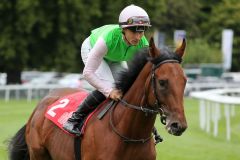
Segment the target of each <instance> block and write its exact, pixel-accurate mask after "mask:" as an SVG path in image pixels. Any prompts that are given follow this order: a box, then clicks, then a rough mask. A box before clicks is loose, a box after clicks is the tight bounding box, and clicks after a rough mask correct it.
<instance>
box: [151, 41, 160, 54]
mask: <svg viewBox="0 0 240 160" xmlns="http://www.w3.org/2000/svg"><path fill="white" fill-rule="evenodd" d="M159 54H160V51H159V50H158V49H157V48H156V46H155V43H154V39H153V37H151V39H150V42H149V55H150V56H151V57H152V58H155V57H157V56H159Z"/></svg>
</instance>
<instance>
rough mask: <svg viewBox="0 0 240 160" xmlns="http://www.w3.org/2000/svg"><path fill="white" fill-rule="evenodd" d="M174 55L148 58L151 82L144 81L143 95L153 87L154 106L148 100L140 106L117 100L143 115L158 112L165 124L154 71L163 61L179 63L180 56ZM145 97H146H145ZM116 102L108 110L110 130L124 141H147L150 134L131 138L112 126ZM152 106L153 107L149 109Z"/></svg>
mask: <svg viewBox="0 0 240 160" xmlns="http://www.w3.org/2000/svg"><path fill="white" fill-rule="evenodd" d="M174 55H175V56H174V57H171V58H169V57H168V58H166V57H164V58H162V57H159V58H155V59H150V58H149V59H148V60H149V61H150V62H152V64H153V65H152V69H151V73H150V74H151V77H150V83H151V84H149V83H148V84H146V83H145V95H144V97H147V95H146V93H147V92H146V88H149V86H150V85H151V86H152V88H153V95H154V96H155V103H154V106H149V105H148V102H146V101H145V102H146V103H145V105H142V106H136V105H133V104H129V103H128V102H126V101H125V100H124V99H121V100H119V101H120V103H122V104H123V106H124V107H127V108H131V109H135V110H137V111H141V112H144V113H145V115H146V116H147V115H148V114H151V115H156V114H160V119H161V123H162V124H163V125H166V119H167V116H166V114H165V112H164V109H163V108H164V107H165V105H164V104H162V103H161V102H160V99H159V95H158V92H157V84H156V74H155V71H156V69H158V68H159V67H160V66H161V65H162V64H164V63H181V57H179V56H178V55H177V54H174ZM145 99H146V98H145ZM116 104H117V103H115V104H114V105H113V107H112V108H111V111H110V125H111V127H112V130H113V131H114V132H115V133H116V134H117V135H118V136H119V137H121V138H122V140H123V141H124V142H132V143H145V142H147V141H149V140H150V139H151V138H152V135H151V136H149V137H147V138H141V139H133V138H129V137H126V136H124V135H122V134H121V133H120V132H119V131H118V130H117V129H116V127H115V126H114V124H113V118H112V117H113V116H112V114H113V110H114V108H115V107H116ZM151 108H153V109H151Z"/></svg>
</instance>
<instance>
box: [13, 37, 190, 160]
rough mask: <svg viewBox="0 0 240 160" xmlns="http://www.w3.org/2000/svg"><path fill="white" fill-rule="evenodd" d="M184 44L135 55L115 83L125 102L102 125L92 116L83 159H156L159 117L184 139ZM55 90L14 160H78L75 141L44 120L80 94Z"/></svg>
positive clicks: (27, 128) (22, 136) (17, 142)
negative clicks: (48, 112)
mask: <svg viewBox="0 0 240 160" xmlns="http://www.w3.org/2000/svg"><path fill="white" fill-rule="evenodd" d="M185 46H186V42H185V40H183V42H182V44H181V46H180V47H178V48H177V49H176V51H175V52H173V51H170V50H169V49H168V48H164V49H161V50H159V49H158V48H157V47H156V46H155V44H154V41H153V38H151V39H150V44H149V48H146V49H143V50H141V51H139V53H137V54H136V55H137V56H136V57H135V58H134V59H133V62H132V63H131V64H130V65H129V69H128V70H126V71H123V72H122V73H121V74H120V76H119V79H118V80H117V81H116V88H118V89H121V90H122V91H123V93H124V96H123V98H122V100H120V101H118V102H116V103H115V105H114V106H112V107H111V109H110V110H109V111H108V112H107V113H106V115H105V116H104V117H103V118H102V119H101V120H99V119H98V118H97V115H98V114H99V112H100V111H97V112H96V113H94V115H93V117H92V118H91V119H90V120H89V122H88V125H87V127H86V130H85V133H84V135H83V137H82V141H81V150H80V153H81V159H82V160H102V159H104V160H155V159H156V150H155V144H154V139H153V137H152V130H153V128H154V123H155V120H156V116H157V114H160V117H161V122H162V123H163V124H165V125H166V130H167V131H168V132H169V133H170V134H172V135H175V136H180V135H181V134H182V133H183V132H184V131H185V129H186V128H187V122H186V118H185V114H184V106H183V99H184V88H185V85H186V76H185V74H184V72H183V70H182V68H181V65H180V63H181V59H182V56H183V55H184V50H185ZM79 91H80V90H78V89H70V88H68V89H66V88H65V89H57V90H54V91H52V92H50V93H49V94H48V95H47V96H46V97H44V98H43V99H42V100H41V101H40V102H39V104H38V105H37V107H36V108H35V110H34V111H33V113H32V115H31V117H30V118H29V120H28V122H27V123H26V124H25V125H24V126H23V127H22V128H21V129H20V130H19V131H18V132H17V133H16V135H15V136H14V137H13V138H12V141H11V142H10V144H9V157H10V159H11V160H28V159H30V160H50V159H53V160H74V159H75V155H74V145H73V144H74V137H72V136H70V135H68V134H66V133H65V132H64V131H62V130H61V129H59V128H58V127H57V126H56V125H54V124H53V123H52V122H51V121H49V120H48V119H46V118H45V117H44V114H45V112H46V109H47V107H48V106H49V105H50V104H52V103H53V102H55V101H57V100H58V99H59V98H61V97H63V96H65V95H68V94H72V93H76V92H79Z"/></svg>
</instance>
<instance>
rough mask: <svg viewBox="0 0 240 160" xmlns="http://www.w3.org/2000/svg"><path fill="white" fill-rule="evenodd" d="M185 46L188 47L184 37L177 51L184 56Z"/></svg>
mask: <svg viewBox="0 0 240 160" xmlns="http://www.w3.org/2000/svg"><path fill="white" fill-rule="evenodd" d="M185 47H186V39H185V38H183V41H182V45H181V46H180V47H178V48H177V49H176V51H175V52H176V53H177V54H178V55H179V56H181V57H182V56H183V55H184V51H185Z"/></svg>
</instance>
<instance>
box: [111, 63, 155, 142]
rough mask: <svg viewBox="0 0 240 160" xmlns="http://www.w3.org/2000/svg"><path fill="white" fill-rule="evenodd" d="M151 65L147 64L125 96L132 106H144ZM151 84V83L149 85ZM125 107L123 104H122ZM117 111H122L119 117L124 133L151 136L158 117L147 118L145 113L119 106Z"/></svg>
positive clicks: (149, 115) (148, 116) (149, 116)
mask: <svg viewBox="0 0 240 160" xmlns="http://www.w3.org/2000/svg"><path fill="white" fill-rule="evenodd" d="M150 70H151V65H150V64H146V65H145V67H144V68H143V70H142V71H141V72H140V74H139V75H138V77H137V79H136V80H135V82H134V83H133V85H132V86H131V88H130V89H129V90H128V92H127V93H126V94H125V95H124V97H123V99H124V100H125V101H126V102H127V103H129V104H132V105H135V106H142V105H144V104H141V103H144V102H145V101H143V99H144V98H147V97H144V96H145V87H146V86H145V83H146V81H147V80H149V79H148V77H149V75H150ZM149 84H150V83H149ZM121 105H123V104H121ZM116 109H119V110H121V111H120V112H119V113H120V114H121V115H120V116H118V117H119V126H120V128H121V130H125V131H124V132H125V133H126V134H127V135H129V134H130V136H131V135H132V136H136V135H138V136H139V137H146V136H149V134H151V130H152V128H153V125H154V122H155V118H156V115H151V114H148V115H147V116H146V114H145V113H143V112H142V111H139V110H134V109H130V108H127V107H123V106H119V107H117V108H116Z"/></svg>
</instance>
